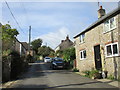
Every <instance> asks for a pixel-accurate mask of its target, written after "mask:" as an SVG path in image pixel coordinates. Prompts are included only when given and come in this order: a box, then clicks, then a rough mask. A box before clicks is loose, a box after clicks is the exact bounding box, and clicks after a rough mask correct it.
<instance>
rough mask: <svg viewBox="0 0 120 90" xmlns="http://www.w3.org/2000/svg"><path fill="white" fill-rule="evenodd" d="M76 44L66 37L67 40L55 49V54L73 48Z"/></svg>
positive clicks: (62, 41)
mask: <svg viewBox="0 0 120 90" xmlns="http://www.w3.org/2000/svg"><path fill="white" fill-rule="evenodd" d="M73 45H74V44H73V42H72V41H71V40H70V39H69V36H68V35H67V36H66V39H65V40H61V43H60V44H59V45H58V46H57V47H56V48H55V52H56V51H58V50H64V49H67V48H70V47H72V46H73Z"/></svg>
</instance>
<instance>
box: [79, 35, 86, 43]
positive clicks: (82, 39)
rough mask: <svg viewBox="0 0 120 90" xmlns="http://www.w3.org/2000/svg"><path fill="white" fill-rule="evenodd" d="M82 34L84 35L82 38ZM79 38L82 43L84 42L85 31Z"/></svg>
mask: <svg viewBox="0 0 120 90" xmlns="http://www.w3.org/2000/svg"><path fill="white" fill-rule="evenodd" d="M83 35H84V38H83ZM79 38H80V43H84V42H85V33H83V34H81V35H80V37H79Z"/></svg>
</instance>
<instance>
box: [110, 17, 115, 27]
mask: <svg viewBox="0 0 120 90" xmlns="http://www.w3.org/2000/svg"><path fill="white" fill-rule="evenodd" d="M114 27H115V19H114V18H111V19H110V28H111V29H112V28H114Z"/></svg>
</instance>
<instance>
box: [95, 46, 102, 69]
mask: <svg viewBox="0 0 120 90" xmlns="http://www.w3.org/2000/svg"><path fill="white" fill-rule="evenodd" d="M94 60H95V68H96V69H97V70H101V69H102V62H101V54H100V45H97V46H94Z"/></svg>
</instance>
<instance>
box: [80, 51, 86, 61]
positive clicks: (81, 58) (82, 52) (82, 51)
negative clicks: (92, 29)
mask: <svg viewBox="0 0 120 90" xmlns="http://www.w3.org/2000/svg"><path fill="white" fill-rule="evenodd" d="M84 51H86V50H81V51H80V60H84V59H86V57H87V55H86V57H85V58H84V53H83V52H84ZM81 52H82V57H83V58H81Z"/></svg>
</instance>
